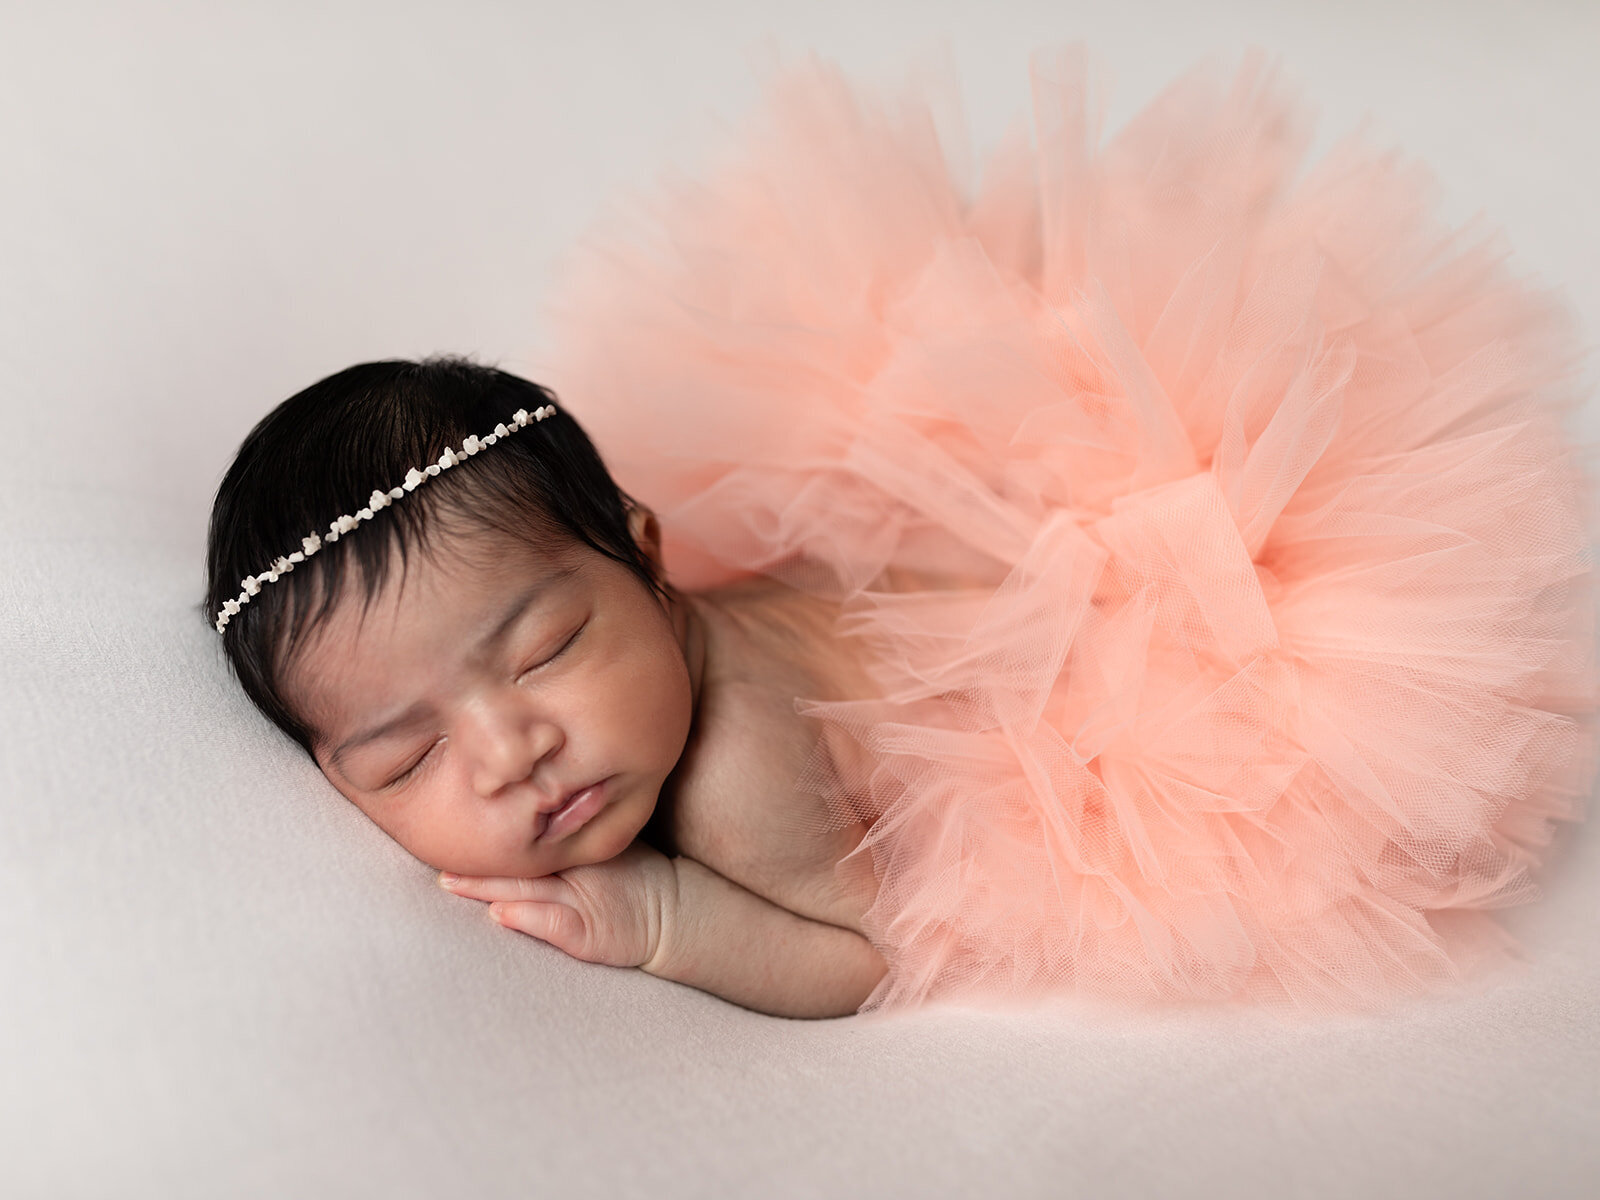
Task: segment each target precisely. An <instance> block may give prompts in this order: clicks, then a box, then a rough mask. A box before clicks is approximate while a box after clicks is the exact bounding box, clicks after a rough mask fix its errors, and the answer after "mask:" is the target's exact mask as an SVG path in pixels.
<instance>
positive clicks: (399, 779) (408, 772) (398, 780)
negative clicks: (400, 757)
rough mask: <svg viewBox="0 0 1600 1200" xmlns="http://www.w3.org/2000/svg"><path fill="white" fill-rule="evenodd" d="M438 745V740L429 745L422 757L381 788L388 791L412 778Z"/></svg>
mask: <svg viewBox="0 0 1600 1200" xmlns="http://www.w3.org/2000/svg"><path fill="white" fill-rule="evenodd" d="M438 746H439V743H438V742H435V743H434V744H433V745H432V746H429V747H428V750H427V753H425V754H424V755H423V756H422V757H421V758H419V759H417V761H416V762H414V763H412V764H411V765H410V766H409V767H407V768H406V769H405V770H404V771H402V772H401V773H400V774H398V775H396V776H395V777H394V778H393V779H391V780H390V781H389V782H388V783H386V784H384V785H383V787H382V789H380V790H382V791H388V790H389V789H390V788H396V787H399V786H400V785H401V784H402V783H404V782H405V781H406V780H408V779H410V778H411V777H412V776H413V775H415V774H416V773H417V771H418V770H420V769H421V767H422V764H423V763H425V762H427V761H428V759H430V758H432V757H433V752H434V750H436V749H437V748H438Z"/></svg>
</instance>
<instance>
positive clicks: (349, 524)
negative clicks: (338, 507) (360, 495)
mask: <svg viewBox="0 0 1600 1200" xmlns="http://www.w3.org/2000/svg"><path fill="white" fill-rule="evenodd" d="M334 524H335V525H337V526H338V527H339V532H340V533H349V532H350V531H351V530H352V529H354V528H355V527H356V519H355V518H354V517H352V516H351V515H350V514H349V513H345V514H344V515H343V516H341V517H340V518H339V519H338V520H337V521H335V522H334Z"/></svg>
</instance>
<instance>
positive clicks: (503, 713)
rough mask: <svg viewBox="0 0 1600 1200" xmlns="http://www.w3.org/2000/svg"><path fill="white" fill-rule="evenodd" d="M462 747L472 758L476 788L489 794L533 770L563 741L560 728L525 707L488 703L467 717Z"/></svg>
mask: <svg viewBox="0 0 1600 1200" xmlns="http://www.w3.org/2000/svg"><path fill="white" fill-rule="evenodd" d="M460 736H461V739H462V743H463V745H462V750H463V752H464V753H465V754H466V755H467V756H468V759H469V762H470V768H469V774H470V775H471V777H472V788H473V790H474V791H475V792H477V793H478V795H480V796H484V797H489V796H493V795H495V794H496V793H498V792H499V791H500V790H501V789H502V788H505V787H507V786H509V785H511V784H514V783H520V782H521V781H522V780H524V779H526V778H528V776H530V775H532V774H533V769H534V767H535V766H536V765H537V764H538V763H539V760H540V759H542V758H544V757H545V755H547V754H549V753H551V752H552V751H553V750H554V749H555V748H557V747H558V746H559V745H560V742H561V736H560V732H559V731H558V730H557V729H555V727H554V726H553V725H551V724H550V723H549V722H547V721H543V720H540V719H538V718H537V717H536V716H534V715H533V714H531V713H528V712H526V711H521V710H515V711H511V710H508V709H507V707H505V706H500V705H494V704H485V705H483V706H481V708H480V709H479V711H477V712H476V713H473V714H472V715H471V719H469V720H465V721H463V728H462V729H461V731H460Z"/></svg>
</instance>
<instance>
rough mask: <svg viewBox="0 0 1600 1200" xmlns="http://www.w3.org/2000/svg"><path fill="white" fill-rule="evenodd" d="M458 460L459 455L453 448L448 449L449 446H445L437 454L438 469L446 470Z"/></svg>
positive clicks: (459, 459)
mask: <svg viewBox="0 0 1600 1200" xmlns="http://www.w3.org/2000/svg"><path fill="white" fill-rule="evenodd" d="M460 461H461V458H460V456H459V455H457V454H456V452H455V451H454V450H452V449H450V447H449V446H446V447H445V448H444V453H443V454H441V455H439V469H440V470H443V471H448V470H449V469H450V468H451V467H453V466H455V465H456V464H457V463H458V462H460Z"/></svg>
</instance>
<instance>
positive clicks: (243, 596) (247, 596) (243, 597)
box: [239, 592, 250, 604]
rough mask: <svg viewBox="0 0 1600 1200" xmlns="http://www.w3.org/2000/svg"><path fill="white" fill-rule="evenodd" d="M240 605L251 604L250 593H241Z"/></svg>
mask: <svg viewBox="0 0 1600 1200" xmlns="http://www.w3.org/2000/svg"><path fill="white" fill-rule="evenodd" d="M239 603H240V604H249V603H250V593H249V592H240V593H239Z"/></svg>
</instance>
